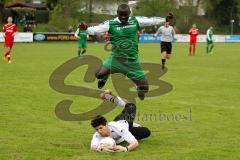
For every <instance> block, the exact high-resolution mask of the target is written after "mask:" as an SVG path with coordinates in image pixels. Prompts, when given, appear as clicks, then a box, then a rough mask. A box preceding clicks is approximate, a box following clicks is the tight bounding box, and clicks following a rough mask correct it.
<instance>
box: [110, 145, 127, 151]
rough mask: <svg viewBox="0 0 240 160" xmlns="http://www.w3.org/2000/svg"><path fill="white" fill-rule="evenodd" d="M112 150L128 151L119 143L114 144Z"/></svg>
mask: <svg viewBox="0 0 240 160" xmlns="http://www.w3.org/2000/svg"><path fill="white" fill-rule="evenodd" d="M113 150H114V151H115V152H127V151H128V149H127V147H123V146H121V145H116V146H115V147H114V148H113Z"/></svg>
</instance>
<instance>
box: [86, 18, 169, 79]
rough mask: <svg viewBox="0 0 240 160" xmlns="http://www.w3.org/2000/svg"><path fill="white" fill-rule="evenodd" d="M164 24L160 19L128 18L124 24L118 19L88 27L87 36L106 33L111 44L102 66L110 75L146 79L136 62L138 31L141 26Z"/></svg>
mask: <svg viewBox="0 0 240 160" xmlns="http://www.w3.org/2000/svg"><path fill="white" fill-rule="evenodd" d="M164 22H165V18H162V17H152V18H148V17H134V16H133V17H129V19H128V22H127V23H126V24H122V23H121V21H120V20H119V19H118V18H115V19H113V20H109V21H106V22H104V23H102V24H100V25H98V26H92V27H88V30H87V32H88V34H90V35H97V34H99V33H104V32H108V33H109V36H110V42H111V44H112V53H111V55H110V56H109V57H108V58H107V59H106V60H105V61H104V62H103V66H104V67H106V68H109V69H111V73H122V74H124V75H126V76H127V77H129V78H131V79H133V78H134V79H146V77H145V74H144V71H143V70H142V68H141V65H140V63H139V60H138V30H139V28H140V27H143V26H151V25H158V24H161V23H164Z"/></svg>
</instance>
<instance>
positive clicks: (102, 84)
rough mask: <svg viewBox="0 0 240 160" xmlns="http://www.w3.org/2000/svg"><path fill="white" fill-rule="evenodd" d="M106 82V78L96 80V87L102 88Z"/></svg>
mask: <svg viewBox="0 0 240 160" xmlns="http://www.w3.org/2000/svg"><path fill="white" fill-rule="evenodd" d="M106 82H107V81H106V80H99V81H98V88H99V89H102V88H103V86H104V85H105V83H106Z"/></svg>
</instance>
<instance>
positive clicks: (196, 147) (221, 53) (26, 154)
mask: <svg viewBox="0 0 240 160" xmlns="http://www.w3.org/2000/svg"><path fill="white" fill-rule="evenodd" d="M1 46H2V44H1ZM76 46H77V45H76V44H75V43H71V42H69V43H62V42H60V43H21V44H19V43H16V44H15V46H14V48H13V51H12V55H13V63H12V64H10V65H9V64H7V63H6V62H3V60H1V61H0V159H1V160H47V159H49V160H108V159H114V160H115V159H120V160H121V159H124V160H126V159H127V160H145V159H146V160H158V159H160V160H177V159H179V160H183V159H186V160H188V159H189V160H201V159H204V160H205V159H216V160H230V159H231V160H234V159H240V154H239V153H240V144H239V142H240V136H239V135H240V118H239V116H240V114H239V113H240V102H239V98H240V83H239V79H240V71H239V68H240V63H239V60H240V54H239V50H240V44H239V43H215V48H214V54H213V55H206V54H205V44H203V43H202V44H198V46H197V53H196V56H195V57H189V56H188V44H186V43H175V44H174V46H173V54H172V57H171V60H170V61H167V67H168V69H169V70H168V72H167V73H166V74H165V75H163V76H162V77H161V79H162V80H164V81H166V82H168V83H170V84H172V85H173V90H172V91H171V92H169V93H167V94H165V95H162V96H159V97H153V98H146V99H145V100H144V101H139V100H137V107H138V108H137V109H138V111H137V112H138V115H137V118H136V121H138V122H139V123H141V124H142V125H143V126H147V127H149V128H150V129H151V130H152V135H151V137H150V138H148V139H146V140H143V141H141V142H140V147H139V148H138V149H136V150H135V151H132V152H129V153H117V154H106V153H105V154H101V153H95V152H92V151H90V150H89V145H90V140H91V137H92V134H93V132H94V130H93V129H92V128H91V127H90V124H89V121H84V122H66V121H62V120H60V119H58V118H57V117H56V115H55V112H54V110H55V105H56V104H57V103H58V102H60V101H61V100H63V99H72V100H74V103H73V106H72V107H71V110H72V112H74V113H81V112H85V111H88V110H91V109H92V107H93V106H96V105H98V104H99V103H101V100H99V99H96V98H89V97H84V96H72V95H64V94H61V93H58V92H56V91H54V90H52V89H51V88H50V87H49V83H48V80H49V76H50V75H51V73H52V72H53V71H54V70H55V69H56V68H57V67H58V66H59V65H61V64H63V63H64V62H66V61H67V60H69V59H70V58H72V57H74V56H76V49H77V48H76ZM103 46H104V45H103V44H88V53H87V54H89V55H94V56H97V57H99V58H101V59H105V58H106V57H107V55H108V54H109V52H106V51H104V49H103V48H104V47H103ZM139 49H140V59H141V62H152V63H160V61H161V58H160V47H159V44H157V43H148V44H140V47H139ZM0 52H1V53H3V47H0ZM85 69H86V67H80V68H78V69H76V70H75V71H74V72H72V74H71V75H70V76H69V77H68V78H67V79H66V83H69V84H73V85H76V86H88V87H91V88H95V89H97V87H96V86H97V81H95V82H94V83H89V84H87V83H86V82H84V81H83V74H84V73H85ZM106 88H111V89H112V84H111V81H109V82H108V83H107V85H106V87H105V88H104V89H106ZM120 111H121V109H119V108H116V109H114V110H113V111H112V112H110V113H108V114H106V117H107V118H108V119H109V120H111V119H112V118H113V117H114V116H116V115H117V114H118V113H119V112H120ZM153 114H158V115H164V116H166V117H167V118H158V119H152V118H151V117H150V116H151V115H153ZM147 116H148V117H147ZM172 116H175V118H171V117H172ZM176 116H180V117H182V118H180V119H177V118H176ZM169 117H170V118H169Z"/></svg>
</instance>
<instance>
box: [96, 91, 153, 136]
mask: <svg viewBox="0 0 240 160" xmlns="http://www.w3.org/2000/svg"><path fill="white" fill-rule="evenodd" d="M100 96H101V98H102V99H104V100H108V101H111V102H112V103H115V104H116V105H118V106H120V107H123V108H124V109H123V111H122V112H121V113H120V114H119V115H117V116H116V117H115V118H114V121H119V120H126V121H127V122H128V124H129V131H130V132H131V133H132V134H133V135H134V137H135V138H136V139H137V140H140V139H144V138H147V137H149V136H150V135H151V131H150V130H149V129H148V128H146V127H141V126H140V125H139V126H137V127H136V126H135V125H134V124H136V123H134V119H135V117H136V109H137V107H136V105H135V104H134V103H129V102H128V101H127V100H125V99H122V98H121V97H118V96H113V95H112V93H111V91H110V90H106V91H104V92H103V93H102V94H101V95H100Z"/></svg>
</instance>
